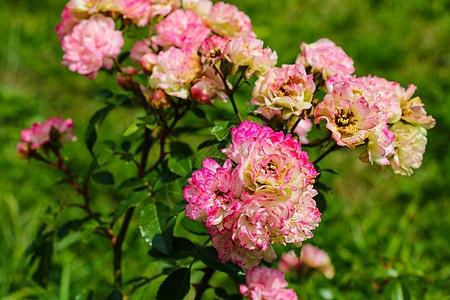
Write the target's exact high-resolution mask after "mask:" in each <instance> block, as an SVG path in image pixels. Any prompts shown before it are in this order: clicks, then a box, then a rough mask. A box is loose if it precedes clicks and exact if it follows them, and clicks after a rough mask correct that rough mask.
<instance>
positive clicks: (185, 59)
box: [150, 47, 201, 99]
mask: <svg viewBox="0 0 450 300" xmlns="http://www.w3.org/2000/svg"><path fill="white" fill-rule="evenodd" d="M200 72H201V65H200V57H199V56H198V54H197V52H196V51H195V50H194V49H192V48H188V47H186V48H182V49H178V48H175V47H170V48H169V49H168V50H166V51H161V52H159V54H158V64H157V65H156V66H154V67H153V73H152V75H151V76H150V86H151V87H152V88H153V89H156V88H160V89H163V90H164V91H165V92H166V93H167V94H169V95H171V96H175V97H178V98H182V99H186V98H187V97H188V95H189V89H190V85H191V83H192V82H193V81H194V80H195V79H196V78H198V76H199V74H200Z"/></svg>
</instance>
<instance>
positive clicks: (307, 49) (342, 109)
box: [251, 39, 436, 175]
mask: <svg viewBox="0 0 450 300" xmlns="http://www.w3.org/2000/svg"><path fill="white" fill-rule="evenodd" d="M301 50H302V53H301V54H300V55H299V56H298V57H297V60H296V64H295V65H283V66H282V67H281V68H271V69H269V70H268V71H267V72H266V74H265V75H263V76H260V77H259V79H258V80H257V81H256V83H255V87H254V89H253V97H252V101H251V103H252V104H256V105H258V106H259V108H258V109H257V110H256V112H257V113H260V114H262V115H263V116H264V117H265V118H266V119H268V120H270V121H272V124H274V123H276V120H277V119H278V120H279V121H278V122H280V119H281V122H286V121H287V124H292V123H293V122H292V120H295V118H300V119H301V121H300V122H301V123H303V124H301V123H299V125H300V128H301V127H304V126H305V125H306V123H305V121H306V120H308V119H307V118H308V117H312V118H314V123H315V124H319V123H320V122H321V121H322V120H324V121H326V128H327V130H328V131H329V132H330V134H331V136H332V138H333V139H334V141H335V142H336V144H337V145H338V146H345V147H348V148H349V149H351V150H353V149H355V148H356V147H357V146H361V145H366V148H365V151H364V152H363V153H362V154H361V155H360V159H361V160H362V161H363V162H370V163H371V164H374V163H375V164H378V165H380V166H383V167H384V168H389V167H390V168H391V169H392V170H393V172H394V173H396V174H401V175H411V174H412V173H413V169H416V168H419V167H420V165H421V163H422V157H423V154H424V152H425V146H426V144H427V138H426V135H427V131H426V130H427V129H431V128H433V127H434V125H435V123H436V121H435V120H434V119H433V117H432V116H427V113H426V111H425V109H424V105H423V103H422V102H421V100H420V98H419V97H415V98H412V95H413V93H414V91H415V89H416V87H415V86H414V85H410V86H409V87H408V89H404V88H402V87H401V86H400V84H398V83H396V82H391V81H388V80H386V79H384V78H379V77H376V76H370V75H369V76H367V77H356V76H354V75H353V76H352V75H351V74H352V73H353V72H354V71H355V69H354V67H353V60H352V59H351V58H350V57H348V56H347V55H346V54H345V52H344V51H343V50H342V48H340V47H338V46H336V45H335V44H334V43H333V42H332V41H330V40H328V39H320V40H318V41H317V42H315V43H312V44H305V43H302V45H301ZM316 84H317V85H321V86H322V88H323V89H324V90H325V92H326V93H327V94H326V95H325V97H324V98H323V101H321V102H320V103H318V104H317V105H316V106H315V107H313V105H312V99H313V95H314V92H315V90H316ZM411 98H412V99H411ZM300 128H299V129H298V130H299V132H298V136H299V138H300V140H302V142H308V140H307V139H306V137H305V134H306V132H305V131H304V130H303V131H301V129H300ZM308 130H309V129H308ZM294 132H296V131H294Z"/></svg>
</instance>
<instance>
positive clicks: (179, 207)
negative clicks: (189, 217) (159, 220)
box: [169, 199, 189, 217]
mask: <svg viewBox="0 0 450 300" xmlns="http://www.w3.org/2000/svg"><path fill="white" fill-rule="evenodd" d="M188 203H189V202H187V201H186V200H184V199H183V200H180V201H179V202H178V203H177V205H175V206H174V207H173V208H172V209H171V210H170V212H169V217H174V216H176V215H178V214H179V213H180V212H182V211H183V210H185V208H186V205H188Z"/></svg>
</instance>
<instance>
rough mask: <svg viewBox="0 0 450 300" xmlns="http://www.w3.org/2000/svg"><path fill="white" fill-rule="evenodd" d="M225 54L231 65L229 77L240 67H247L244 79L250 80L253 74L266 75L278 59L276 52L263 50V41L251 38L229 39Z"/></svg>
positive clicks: (267, 49) (268, 49)
mask: <svg viewBox="0 0 450 300" xmlns="http://www.w3.org/2000/svg"><path fill="white" fill-rule="evenodd" d="M225 54H226V55H227V58H228V60H229V61H230V62H231V63H232V64H233V66H232V70H231V74H230V75H234V74H236V73H237V72H238V70H239V68H240V67H247V69H246V70H245V78H250V77H251V76H252V75H253V74H255V75H257V76H260V75H264V74H266V72H267V71H268V70H269V69H270V68H272V67H274V66H275V65H276V63H277V59H278V56H277V52H276V51H272V50H271V49H270V48H269V47H267V48H266V49H263V41H261V40H258V39H255V38H251V37H247V38H241V37H238V38H230V40H229V43H228V44H227V46H226V49H225Z"/></svg>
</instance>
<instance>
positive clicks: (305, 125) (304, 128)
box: [292, 119, 312, 144]
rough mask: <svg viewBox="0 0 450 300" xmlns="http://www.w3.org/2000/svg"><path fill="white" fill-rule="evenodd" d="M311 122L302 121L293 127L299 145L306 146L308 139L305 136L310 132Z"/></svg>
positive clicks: (308, 120) (307, 120)
mask: <svg viewBox="0 0 450 300" xmlns="http://www.w3.org/2000/svg"><path fill="white" fill-rule="evenodd" d="M293 125H294V124H292V126H293ZM311 128H312V122H311V120H310V119H303V120H300V122H298V124H297V126H295V129H294V133H295V134H296V135H297V136H298V140H299V142H300V144H308V143H309V141H308V138H307V137H306V135H307V134H308V132H310V131H311Z"/></svg>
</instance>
